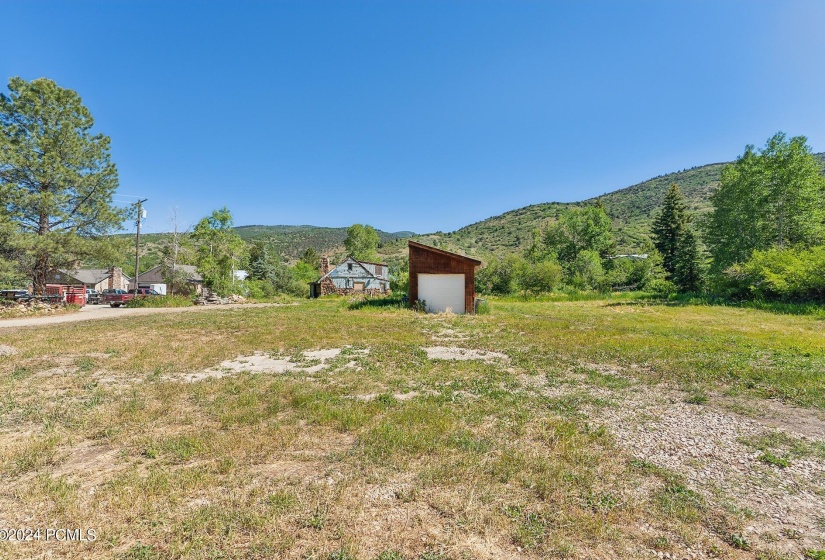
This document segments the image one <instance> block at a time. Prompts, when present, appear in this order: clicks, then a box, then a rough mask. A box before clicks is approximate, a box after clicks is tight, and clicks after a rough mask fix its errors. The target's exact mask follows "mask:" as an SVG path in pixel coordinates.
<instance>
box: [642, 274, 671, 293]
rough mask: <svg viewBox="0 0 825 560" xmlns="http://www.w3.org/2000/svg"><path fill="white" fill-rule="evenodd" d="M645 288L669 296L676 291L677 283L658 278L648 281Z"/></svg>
mask: <svg viewBox="0 0 825 560" xmlns="http://www.w3.org/2000/svg"><path fill="white" fill-rule="evenodd" d="M645 290H647V291H648V292H650V293H652V294H656V295H657V296H669V295H672V294H675V293H676V285H675V284H674V283H673V282H671V281H670V280H664V279H662V278H657V279H656V280H651V281H650V282H648V283H647V286H645Z"/></svg>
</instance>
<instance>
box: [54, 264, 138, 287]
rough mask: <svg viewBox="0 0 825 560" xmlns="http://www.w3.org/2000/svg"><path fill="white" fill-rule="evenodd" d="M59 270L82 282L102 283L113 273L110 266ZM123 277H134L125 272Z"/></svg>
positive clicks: (127, 278)
mask: <svg viewBox="0 0 825 560" xmlns="http://www.w3.org/2000/svg"><path fill="white" fill-rule="evenodd" d="M57 271H58V272H60V273H61V274H65V275H66V276H71V277H72V278H74V279H75V280H77V281H78V282H80V283H81V284H100V283H101V282H103V281H104V280H106V279H107V278H109V276H111V275H112V273H111V272H110V271H109V269H108V268H79V269H77V270H66V269H63V268H60V269H58V270H57ZM121 274H122V273H121ZM123 277H124V278H125V279H126V280H131V279H132V278H131V276H127V275H125V274H123Z"/></svg>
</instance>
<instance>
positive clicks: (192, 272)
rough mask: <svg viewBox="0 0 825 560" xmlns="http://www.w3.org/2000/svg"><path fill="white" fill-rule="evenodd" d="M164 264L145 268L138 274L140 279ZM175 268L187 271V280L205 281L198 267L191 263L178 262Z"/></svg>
mask: <svg viewBox="0 0 825 560" xmlns="http://www.w3.org/2000/svg"><path fill="white" fill-rule="evenodd" d="M161 266H162V265H157V266H153V267H152V268H150V269H149V270H145V271H143V272H141V273H140V274H138V281H140V277H141V276H143V275H145V274H149V273H150V272H154V271H155V270H158V269H160V267H161ZM175 270H180V271H183V272H185V273H186V279H187V280H194V281H195V282H203V276H201V275H200V273H198V267H196V266H195V265H191V264H178V265H175Z"/></svg>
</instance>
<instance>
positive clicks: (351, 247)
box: [344, 224, 381, 261]
mask: <svg viewBox="0 0 825 560" xmlns="http://www.w3.org/2000/svg"><path fill="white" fill-rule="evenodd" d="M380 241H381V239H380V238H379V237H378V232H377V231H375V229H374V228H373V227H372V226H368V225H361V224H353V225H351V226H350V227H348V228H347V238H346V239H344V247H346V248H347V252H348V253H349V254H350V255H352V256H353V257H355V258H356V259H358V260H361V261H374V260H376V259H377V258H378V254H377V253H376V249H377V248H378V243H379V242H380Z"/></svg>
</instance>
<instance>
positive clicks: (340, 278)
mask: <svg viewBox="0 0 825 560" xmlns="http://www.w3.org/2000/svg"><path fill="white" fill-rule="evenodd" d="M330 266H331V265H330V264H329V259H327V258H326V257H324V258H322V259H321V277H320V278H319V279H318V280H317V281H315V282H310V284H309V297H312V298H317V297H319V296H326V295H330V294H338V295H348V294H369V295H378V294H388V293H389V292H390V280H389V269H388V267H387V265H386V264H383V263H374V262H367V261H359V260H357V259H355V258H354V257H352V256H349V257H347V258H346V259H344V262H342V263H341V264H339V265H338V266H335V267H332V268H330Z"/></svg>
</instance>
